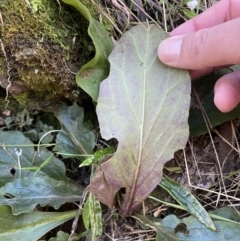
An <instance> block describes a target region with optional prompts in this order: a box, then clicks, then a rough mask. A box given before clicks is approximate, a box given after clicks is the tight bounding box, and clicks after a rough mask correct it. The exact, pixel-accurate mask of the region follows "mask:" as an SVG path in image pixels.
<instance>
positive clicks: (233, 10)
mask: <svg viewBox="0 0 240 241" xmlns="http://www.w3.org/2000/svg"><path fill="white" fill-rule="evenodd" d="M238 17H240V1H239V0H221V1H219V2H218V3H216V4H214V5H213V6H212V7H210V8H208V9H207V10H206V11H204V12H203V13H201V14H200V15H198V16H197V17H195V18H193V19H191V20H189V21H187V22H186V23H183V24H182V25H180V26H179V27H177V28H176V29H174V30H173V31H172V32H171V33H170V35H171V36H176V35H182V34H188V33H192V32H195V31H197V30H199V29H203V28H210V27H213V26H216V25H218V24H221V23H224V22H227V21H229V20H232V19H235V18H238Z"/></svg>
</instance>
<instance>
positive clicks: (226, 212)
mask: <svg viewBox="0 0 240 241" xmlns="http://www.w3.org/2000/svg"><path fill="white" fill-rule="evenodd" d="M209 215H210V216H211V217H212V218H214V221H213V223H214V225H215V227H216V230H215V231H213V230H210V229H208V228H206V226H205V225H204V224H203V223H201V222H199V220H198V219H196V218H195V217H193V216H189V217H187V218H183V219H178V218H177V217H176V216H175V215H172V214H171V215H168V216H166V217H165V218H164V219H163V220H162V219H159V218H153V217H148V216H141V215H136V218H137V219H139V220H140V221H141V222H143V223H144V225H145V226H150V227H151V228H155V230H156V231H157V237H156V240H157V241H183V240H184V241H195V240H196V241H200V240H202V241H239V237H240V223H239V221H240V216H239V214H238V213H237V212H236V211H235V210H234V209H233V208H230V207H223V208H221V209H219V210H215V211H211V212H209Z"/></svg>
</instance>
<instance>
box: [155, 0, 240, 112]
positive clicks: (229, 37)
mask: <svg viewBox="0 0 240 241" xmlns="http://www.w3.org/2000/svg"><path fill="white" fill-rule="evenodd" d="M170 35H171V36H172V37H170V38H169V39H166V40H164V41H163V42H162V43H161V44H160V45H159V48H158V56H159V59H160V60H161V61H162V62H163V63H165V64H166V65H169V66H172V67H176V68H182V69H188V70H189V73H190V75H191V78H192V79H196V78H198V77H201V76H203V75H206V74H208V73H210V72H212V71H214V70H216V69H219V68H221V67H223V66H228V65H233V64H240V1H239V0H221V1H220V2H218V3H216V4H215V5H213V6H212V7H211V8H209V9H207V10H206V11H204V12H203V13H202V14H200V15H198V16H197V17H195V18H193V19H191V20H189V21H187V22H186V23H184V24H182V25H181V26H179V27H178V28H176V29H174V30H173V31H172V32H171V33H170ZM214 93H215V96H214V103H215V105H216V106H217V108H218V109H219V110H220V111H222V112H228V111H231V110H232V109H233V108H234V107H236V106H237V105H238V104H239V102H240V71H235V72H233V73H230V74H227V75H225V76H223V77H221V78H220V79H219V80H218V81H217V83H216V84H215V87H214Z"/></svg>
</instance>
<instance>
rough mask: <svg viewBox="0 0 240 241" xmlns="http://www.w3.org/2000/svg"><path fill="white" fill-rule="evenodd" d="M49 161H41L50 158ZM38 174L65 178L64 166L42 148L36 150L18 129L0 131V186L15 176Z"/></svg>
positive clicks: (59, 178)
mask: <svg viewBox="0 0 240 241" xmlns="http://www.w3.org/2000/svg"><path fill="white" fill-rule="evenodd" d="M50 157H51V159H50V161H49V162H48V163H47V164H46V165H43V163H44V162H45V161H46V160H47V159H48V158H50ZM41 165H43V166H42V167H41V168H40V169H39V170H38V175H41V176H49V177H51V178H53V179H55V180H66V176H65V172H66V169H65V166H64V164H63V162H62V161H60V160H58V159H57V158H56V157H54V156H52V153H51V152H50V151H48V150H46V149H44V148H40V149H39V151H37V150H36V149H35V147H34V145H33V143H32V142H31V141H29V139H28V138H26V137H25V136H24V135H23V134H22V133H20V132H18V131H8V132H3V131H0V187H1V186H3V185H4V184H6V183H8V182H12V181H14V180H15V179H16V178H21V177H25V176H28V177H31V176H33V175H34V174H35V172H36V170H37V167H40V166H41Z"/></svg>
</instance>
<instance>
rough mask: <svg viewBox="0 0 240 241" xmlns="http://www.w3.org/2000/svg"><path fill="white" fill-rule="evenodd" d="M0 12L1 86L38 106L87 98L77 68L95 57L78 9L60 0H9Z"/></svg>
mask: <svg viewBox="0 0 240 241" xmlns="http://www.w3.org/2000/svg"><path fill="white" fill-rule="evenodd" d="M0 13H1V24H0V27H1V33H0V40H1V47H0V81H1V82H0V83H1V87H2V88H5V89H6V91H7V92H9V93H10V94H11V95H12V96H13V97H14V98H15V99H16V100H17V101H18V102H19V104H21V105H23V106H24V107H27V108H31V109H40V110H42V109H48V110H49V109H51V108H53V109H54V108H56V105H58V103H61V102H62V101H64V100H66V99H68V100H72V101H74V100H75V101H76V100H77V101H79V100H80V101H81V99H82V98H85V97H86V95H85V94H84V93H83V91H81V89H80V88H79V87H78V86H77V84H76V81H75V73H76V72H77V71H78V70H79V68H80V67H81V66H82V65H83V64H85V63H86V62H88V60H89V59H90V58H91V56H90V55H91V52H90V51H89V50H88V45H91V43H90V40H89V37H88V35H87V32H86V29H87V26H88V23H87V21H86V20H85V19H84V18H82V17H81V15H79V13H78V12H76V11H75V10H74V9H71V8H69V7H67V6H64V5H62V4H61V5H60V3H59V1H56V0H28V1H26V0H18V1H12V0H5V1H3V2H2V3H1V5H0ZM88 41H89V42H88Z"/></svg>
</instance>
